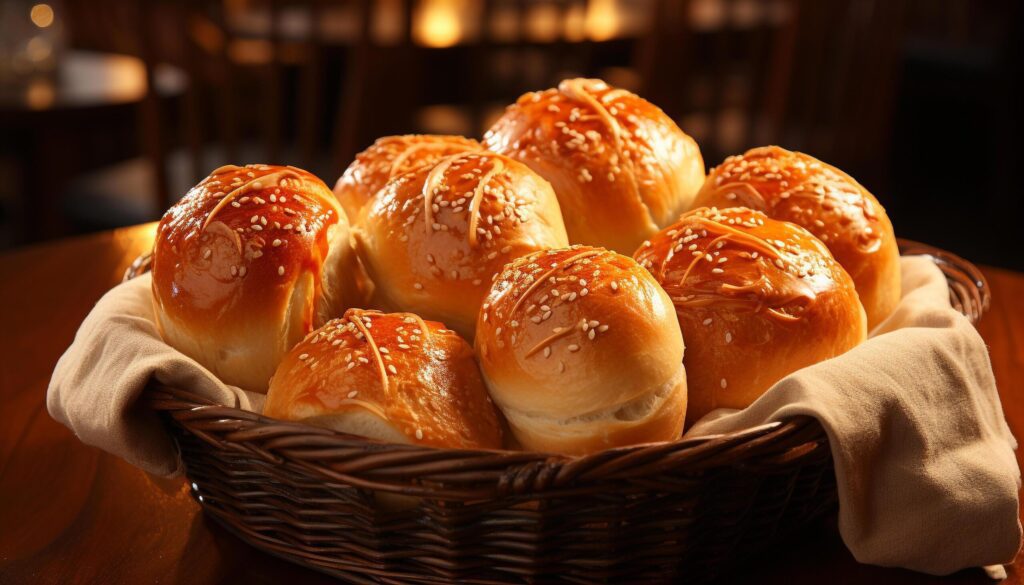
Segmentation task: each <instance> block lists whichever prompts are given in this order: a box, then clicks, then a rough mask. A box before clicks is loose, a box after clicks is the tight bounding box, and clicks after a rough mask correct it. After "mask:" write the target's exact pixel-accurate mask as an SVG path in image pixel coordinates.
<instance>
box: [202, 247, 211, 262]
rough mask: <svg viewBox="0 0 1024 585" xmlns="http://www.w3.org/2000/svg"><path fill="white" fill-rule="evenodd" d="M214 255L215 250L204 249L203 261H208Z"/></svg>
mask: <svg viewBox="0 0 1024 585" xmlns="http://www.w3.org/2000/svg"><path fill="white" fill-rule="evenodd" d="M212 254H213V250H211V249H209V248H203V260H206V259H208V258H209V257H210V256H211V255H212Z"/></svg>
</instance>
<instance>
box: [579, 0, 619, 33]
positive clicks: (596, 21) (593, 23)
mask: <svg viewBox="0 0 1024 585" xmlns="http://www.w3.org/2000/svg"><path fill="white" fill-rule="evenodd" d="M586 29H587V36H588V37H590V38H591V39H592V40H595V41H607V40H608V39H610V38H612V37H614V36H615V34H616V33H618V32H619V4H618V2H617V0H591V1H590V3H589V4H588V5H587V16H586Z"/></svg>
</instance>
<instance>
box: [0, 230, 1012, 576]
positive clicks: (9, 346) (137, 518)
mask: <svg viewBox="0 0 1024 585" xmlns="http://www.w3.org/2000/svg"><path fill="white" fill-rule="evenodd" d="M154 229H155V224H147V225H142V226H136V227H132V228H125V229H121V230H116V231H113V232H105V233H101V234H96V235H92V236H86V237H82V238H76V239H70V240H63V241H59V242H55V243H51V244H46V245H42V246H37V247H32V248H27V249H24V250H20V251H16V252H12V253H8V254H5V255H3V256H0V274H2V275H3V276H2V277H0V306H2V307H3V312H2V313H0V331H3V333H4V335H3V337H0V355H2V356H3V359H2V361H0V583H62V584H63V583H221V582H224V583H236V582H241V583H277V582H282V581H285V580H288V582H290V583H293V584H297V583H328V582H331V580H330V579H329V578H327V577H325V576H323V575H320V574H318V573H315V572H313V571H310V570H308V569H303V568H301V567H298V566H295V565H292V564H290V563H287V562H285V561H281V560H278V559H276V558H274V557H271V556H268V555H266V554H264V553H262V552H259V551H256V550H255V549H253V548H250V547H249V546H248V545H246V544H244V543H242V542H241V541H239V540H238V539H236V538H235V537H234V536H232V535H231V534H228V533H227V532H225V531H224V530H223V529H221V528H220V527H219V526H217V525H216V524H215V523H213V522H212V521H211V520H209V519H208V518H206V517H205V516H204V515H203V514H201V513H200V510H199V507H198V505H197V504H196V503H195V502H193V501H192V499H191V497H190V496H189V495H188V490H187V486H186V484H185V481H184V479H163V478H156V477H152V476H149V475H147V474H146V473H144V472H142V471H139V470H138V469H136V468H134V467H132V466H130V465H128V464H127V463H125V462H123V461H121V460H120V459H118V458H116V457H113V456H111V455H108V454H106V453H104V452H102V451H99V450H98V449H95V448H92V447H87V446H85V445H83V444H82V443H80V442H79V441H78V440H77V439H76V438H75V437H74V435H72V434H71V432H70V431H68V430H67V429H65V428H64V427H63V426H61V425H59V424H57V423H56V422H54V421H53V419H51V418H50V416H49V415H48V414H47V412H46V404H45V396H46V386H47V383H48V382H49V379H50V373H51V372H52V370H53V367H54V364H55V363H56V361H57V358H59V357H60V355H61V353H62V352H63V351H64V350H65V349H66V348H67V346H68V345H69V344H70V343H71V340H72V338H73V337H74V334H75V331H76V329H77V327H78V324H79V323H80V322H81V321H82V319H83V318H84V317H85V315H86V314H87V313H88V312H89V310H90V308H91V307H92V306H93V304H94V303H95V302H96V301H97V300H98V299H99V298H100V296H102V295H103V293H104V292H106V291H107V290H108V289H109V288H110V287H112V286H113V285H115V284H116V283H117V282H118V281H119V280H120V279H121V275H122V274H123V273H124V269H125V268H126V267H127V266H128V264H130V263H131V261H132V260H133V259H134V258H135V257H136V256H137V255H138V254H139V253H140V252H142V251H144V250H146V249H147V248H148V247H149V246H150V244H151V242H152V239H153V230H154ZM983 272H984V273H985V276H986V277H987V278H988V279H989V283H990V284H991V286H992V296H993V302H992V308H991V310H990V311H989V313H988V314H987V315H986V317H985V318H984V319H983V320H982V322H981V323H980V325H979V329H980V331H981V334H982V336H983V337H984V338H985V340H986V342H987V343H988V344H989V348H990V353H991V356H992V365H993V368H994V370H995V374H996V379H997V381H998V383H999V391H1000V394H1001V396H1002V397H1003V408H1004V409H1005V411H1006V416H1007V419H1008V420H1009V423H1010V427H1011V429H1012V430H1013V431H1014V433H1015V434H1016V435H1017V436H1020V433H1021V431H1022V428H1024V396H1022V392H1021V390H1022V389H1024V302H1022V300H1021V299H1024V274H1019V273H1014V272H1009V271H1005V270H999V269H995V268H985V269H983ZM1020 458H1021V453H1020V452H1018V461H1019V460H1020ZM1008 569H1009V578H1008V580H1007V581H1005V582H1004V583H1009V584H1022V583H1024V578H1022V575H1024V560H1021V559H1020V558H1018V560H1017V562H1016V563H1015V564H1014V566H1012V567H1009V568H1008ZM731 581H735V582H739V583H744V582H753V581H756V582H759V583H779V584H783V583H786V584H790V583H795V584H804V583H806V584H811V583H857V584H859V583H871V584H876V583H878V584H890V583H941V584H947V583H948V584H953V583H957V584H959V583H970V584H974V583H977V584H987V583H993V581H991V580H989V579H988V578H987V577H986V576H985V574H984V573H983V572H981V571H980V570H969V571H963V572H960V573H957V574H956V575H952V576H949V577H944V578H937V577H930V576H927V575H921V574H916V573H911V572H909V571H903V570H896V569H883V568H879V567H869V566H865V565H860V564H858V563H857V562H856V561H855V560H854V559H853V558H852V557H851V555H850V554H849V552H847V551H846V549H845V548H844V547H843V545H842V542H841V541H840V539H839V536H838V533H837V532H836V529H835V527H834V525H832V523H831V522H829V521H822V522H821V523H820V524H818V525H816V526H813V527H810V528H809V529H808V530H806V531H805V532H803V533H801V534H800V535H799V536H797V537H795V538H793V539H791V540H790V541H789V542H787V543H786V544H784V545H783V546H780V547H778V549H777V550H776V551H775V552H773V553H772V554H770V555H765V556H763V557H761V558H759V559H757V560H755V561H754V562H753V563H751V564H749V565H747V566H746V567H744V568H743V569H741V570H740V571H739V572H738V574H737V575H736V576H735V577H734V578H733V579H731Z"/></svg>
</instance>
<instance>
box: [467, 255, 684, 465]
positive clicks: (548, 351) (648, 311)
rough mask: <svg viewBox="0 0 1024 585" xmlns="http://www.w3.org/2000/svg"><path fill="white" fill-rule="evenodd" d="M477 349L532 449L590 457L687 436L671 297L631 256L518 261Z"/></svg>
mask: <svg viewBox="0 0 1024 585" xmlns="http://www.w3.org/2000/svg"><path fill="white" fill-rule="evenodd" d="M476 350H477V356H478V358H479V360H480V367H481V370H482V371H483V374H484V380H485V382H486V383H487V387H488V388H489V389H490V391H491V397H492V398H494V401H495V402H496V403H497V404H498V406H499V408H500V409H501V410H502V412H504V414H505V416H506V418H507V419H508V422H509V425H510V428H511V430H512V433H513V434H514V435H515V437H516V439H518V441H519V442H520V444H521V445H522V446H523V447H524V448H526V449H531V450H536V451H548V452H558V453H567V454H584V453H590V452H593V451H599V450H602V449H606V448H609V447H617V446H622V445H631V444H635V443H646V442H651V441H667V440H672V439H675V438H677V437H679V436H680V434H681V432H682V428H683V418H684V416H685V414H686V375H685V372H684V370H683V337H682V335H681V334H680V332H679V325H678V323H677V322H676V317H675V312H674V311H673V307H672V301H671V300H670V299H669V298H668V295H666V294H665V291H663V290H662V289H661V287H659V286H658V284H657V283H656V282H655V281H654V279H653V278H651V276H650V275H649V274H648V273H647V272H646V271H644V270H643V269H642V268H640V266H639V265H637V263H636V262H634V261H633V260H632V259H631V258H629V257H627V256H621V255H619V254H616V253H615V252H610V251H607V250H604V249H601V248H591V247H586V246H574V247H571V248H564V249H560V250H549V251H544V252H535V253H533V254H530V255H529V256H525V257H523V258H519V259H517V260H515V261H514V262H512V263H511V264H509V265H508V266H506V267H505V269H504V270H503V271H502V272H501V274H499V275H498V277H497V278H496V279H495V281H494V285H493V286H492V287H491V291H490V293H489V294H488V295H487V301H486V302H485V303H484V305H483V307H482V308H481V311H480V318H479V321H478V322H477V337H476Z"/></svg>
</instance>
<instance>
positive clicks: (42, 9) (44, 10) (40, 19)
mask: <svg viewBox="0 0 1024 585" xmlns="http://www.w3.org/2000/svg"><path fill="white" fill-rule="evenodd" d="M28 15H29V18H31V19H32V24H34V25H36V26H38V27H39V28H46V27H48V26H50V25H51V24H53V8H50V5H49V4H36V5H35V6H33V7H32V10H31V11H29V13H28Z"/></svg>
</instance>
